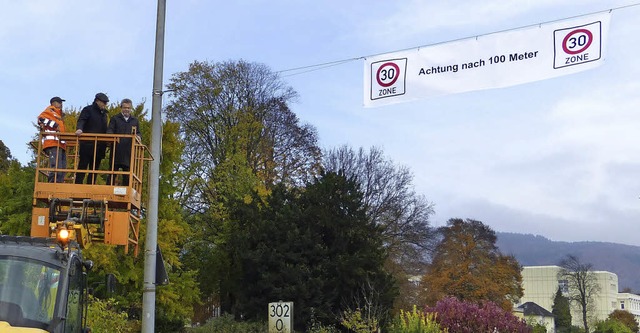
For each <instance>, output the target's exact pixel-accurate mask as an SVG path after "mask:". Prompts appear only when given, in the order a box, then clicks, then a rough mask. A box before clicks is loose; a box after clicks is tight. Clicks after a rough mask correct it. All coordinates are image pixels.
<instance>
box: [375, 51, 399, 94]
mask: <svg viewBox="0 0 640 333" xmlns="http://www.w3.org/2000/svg"><path fill="white" fill-rule="evenodd" d="M406 69H407V58H402V59H388V60H383V61H377V62H373V63H371V92H370V93H371V94H370V98H371V100H375V99H380V98H385V97H393V96H398V95H404V92H405V79H406Z"/></svg>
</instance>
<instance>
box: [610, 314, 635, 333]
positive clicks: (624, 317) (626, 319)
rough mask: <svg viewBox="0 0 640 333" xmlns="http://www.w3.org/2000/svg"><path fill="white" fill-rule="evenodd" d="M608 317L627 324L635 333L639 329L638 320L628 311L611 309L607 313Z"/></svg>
mask: <svg viewBox="0 0 640 333" xmlns="http://www.w3.org/2000/svg"><path fill="white" fill-rule="evenodd" d="M608 318H609V319H612V320H617V321H619V322H620V323H622V324H624V325H625V326H627V327H628V328H629V329H630V330H631V332H633V333H637V332H638V331H639V330H640V327H639V325H638V322H637V321H636V318H635V316H634V315H633V314H632V313H631V312H629V311H626V310H613V312H611V313H610V314H609V317H608Z"/></svg>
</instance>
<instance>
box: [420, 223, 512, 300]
mask: <svg viewBox="0 0 640 333" xmlns="http://www.w3.org/2000/svg"><path fill="white" fill-rule="evenodd" d="M439 232H440V233H441V235H442V236H441V237H442V240H441V241H440V243H439V244H438V245H437V246H436V248H435V253H434V256H433V260H432V262H431V264H430V265H429V266H428V268H427V273H426V274H425V275H424V277H423V279H422V284H421V285H422V287H423V288H424V290H425V291H424V299H425V300H426V302H427V304H435V303H436V302H437V301H438V300H440V299H442V298H444V297H446V296H453V297H456V298H458V299H460V300H463V301H470V302H481V301H491V302H494V303H496V304H498V305H500V306H501V307H502V308H503V309H511V308H512V307H513V304H514V303H517V301H518V300H519V299H520V297H522V295H523V289H522V275H521V274H520V271H521V267H520V264H519V263H518V261H517V260H516V259H515V258H514V257H513V256H507V255H503V254H502V253H500V251H499V250H498V248H497V246H496V244H495V243H496V234H495V232H494V231H493V230H492V229H491V228H489V227H488V226H487V225H485V224H483V223H482V222H480V221H476V220H472V219H466V220H462V219H450V220H449V221H448V222H447V226H445V227H442V228H440V229H439Z"/></svg>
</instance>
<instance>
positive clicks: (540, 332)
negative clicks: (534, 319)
mask: <svg viewBox="0 0 640 333" xmlns="http://www.w3.org/2000/svg"><path fill="white" fill-rule="evenodd" d="M531 333H547V327H546V326H544V325H542V324H540V323H537V324H535V325H533V326H531Z"/></svg>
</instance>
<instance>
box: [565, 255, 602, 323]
mask: <svg viewBox="0 0 640 333" xmlns="http://www.w3.org/2000/svg"><path fill="white" fill-rule="evenodd" d="M559 266H560V271H558V280H559V281H563V280H564V281H567V286H568V289H569V294H568V296H567V298H568V299H569V301H571V302H576V303H577V304H578V306H580V310H581V313H582V324H583V327H584V330H585V332H589V321H588V318H589V314H590V312H591V310H592V309H593V307H594V306H595V304H594V298H595V297H596V295H597V294H598V293H599V292H600V286H599V285H598V281H597V278H596V275H595V273H594V272H593V270H592V268H593V265H592V264H589V263H583V262H581V261H580V259H579V258H578V257H576V256H574V255H570V254H569V255H567V256H566V257H564V258H563V259H562V260H561V261H560V264H559Z"/></svg>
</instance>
